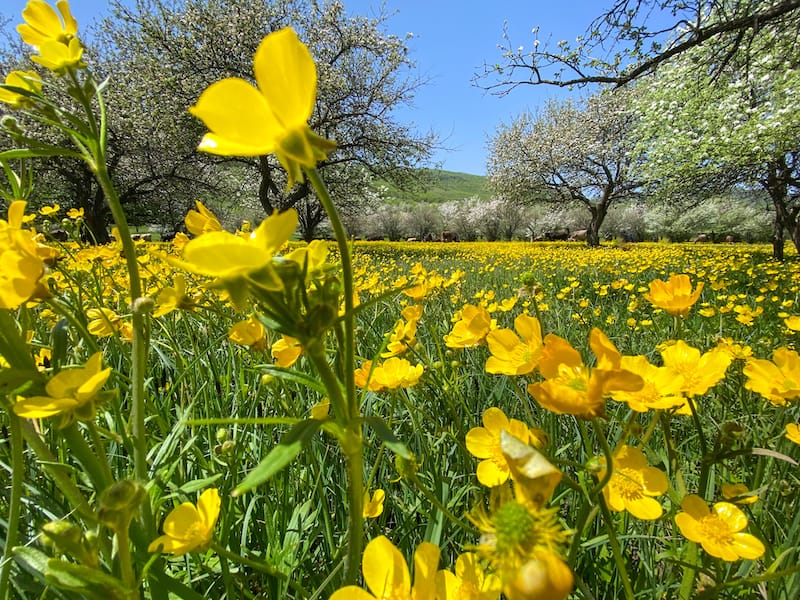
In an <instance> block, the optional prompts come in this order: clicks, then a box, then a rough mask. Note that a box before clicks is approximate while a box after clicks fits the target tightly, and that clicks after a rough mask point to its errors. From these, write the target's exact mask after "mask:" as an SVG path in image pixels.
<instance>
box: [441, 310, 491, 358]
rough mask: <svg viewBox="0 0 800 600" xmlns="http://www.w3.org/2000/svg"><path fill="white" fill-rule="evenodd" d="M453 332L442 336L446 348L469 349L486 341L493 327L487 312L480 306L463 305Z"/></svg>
mask: <svg viewBox="0 0 800 600" xmlns="http://www.w3.org/2000/svg"><path fill="white" fill-rule="evenodd" d="M457 316H458V317H459V318H458V319H457V321H456V324H455V325H453V330H452V331H451V332H450V333H449V334H448V335H446V336H444V343H445V345H446V346H447V347H448V348H471V347H473V346H479V345H480V344H482V343H484V342H485V341H486V335H487V334H488V333H489V331H490V330H491V329H493V327H494V322H493V321H492V317H491V315H490V314H489V312H488V311H487V310H486V309H485V308H484V307H482V306H475V305H473V304H465V305H464V308H462V309H461V311H459V314H458V315H457Z"/></svg>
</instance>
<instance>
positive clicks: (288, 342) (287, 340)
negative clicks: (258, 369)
mask: <svg viewBox="0 0 800 600" xmlns="http://www.w3.org/2000/svg"><path fill="white" fill-rule="evenodd" d="M270 352H271V353H272V358H274V359H275V364H276V365H278V366H279V367H286V368H288V367H291V366H292V365H293V364H294V363H296V362H297V359H298V358H300V355H301V354H302V353H303V345H302V344H301V343H300V342H299V341H297V340H296V339H294V338H293V337H290V336H288V335H283V334H281V339H279V340H277V341H276V342H275V343H274V344H272V347H271V348H270Z"/></svg>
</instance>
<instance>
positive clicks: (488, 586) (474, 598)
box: [436, 552, 503, 600]
mask: <svg viewBox="0 0 800 600" xmlns="http://www.w3.org/2000/svg"><path fill="white" fill-rule="evenodd" d="M502 589H503V583H502V582H501V581H500V578H499V577H498V576H497V575H495V574H494V573H486V572H485V571H484V569H483V567H482V566H481V564H480V561H479V560H478V555H477V554H475V553H474V552H465V553H464V554H461V555H459V557H458V558H457V559H456V566H455V572H452V571H447V570H445V569H442V570H441V571H439V572H438V573H437V574H436V592H437V598H440V599H441V600H496V599H497V598H498V597H499V596H500V592H501V591H502Z"/></svg>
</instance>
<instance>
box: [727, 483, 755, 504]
mask: <svg viewBox="0 0 800 600" xmlns="http://www.w3.org/2000/svg"><path fill="white" fill-rule="evenodd" d="M720 491H721V492H722V497H723V498H725V500H730V501H731V502H733V503H734V504H755V503H756V502H758V494H755V493H753V492H751V491H750V489H749V488H748V487H747V486H746V485H745V484H743V483H723V484H722V486H721V487H720Z"/></svg>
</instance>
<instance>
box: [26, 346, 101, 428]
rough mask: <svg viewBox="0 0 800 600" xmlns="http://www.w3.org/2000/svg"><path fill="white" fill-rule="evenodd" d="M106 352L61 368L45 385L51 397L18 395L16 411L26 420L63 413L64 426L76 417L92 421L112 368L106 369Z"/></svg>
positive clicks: (62, 423)
mask: <svg viewBox="0 0 800 600" xmlns="http://www.w3.org/2000/svg"><path fill="white" fill-rule="evenodd" d="M102 360H103V355H102V353H101V352H97V353H95V354H93V355H92V356H91V358H89V360H87V361H86V364H85V365H84V366H82V367H78V368H74V369H63V370H61V371H59V373H58V374H57V375H55V376H54V377H53V378H52V379H51V380H50V381H48V382H47V385H46V386H45V391H46V392H47V396H31V397H29V398H25V397H22V396H19V397H17V401H16V403H15V404H14V412H15V413H16V414H17V415H19V416H20V417H23V418H26V419H43V418H46V417H52V416H55V415H62V417H61V423H60V426H62V427H64V426H66V425H69V424H70V423H73V422H74V421H75V419H80V420H83V421H88V420H91V419H93V418H94V416H95V407H96V404H98V403H99V402H100V401H102V400H103V399H104V396H105V394H103V393H102V392H101V391H100V388H102V387H103V386H104V385H105V383H106V381H107V380H108V378H109V376H110V375H111V368H110V367H109V368H106V369H103V368H102V364H101V363H102Z"/></svg>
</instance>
